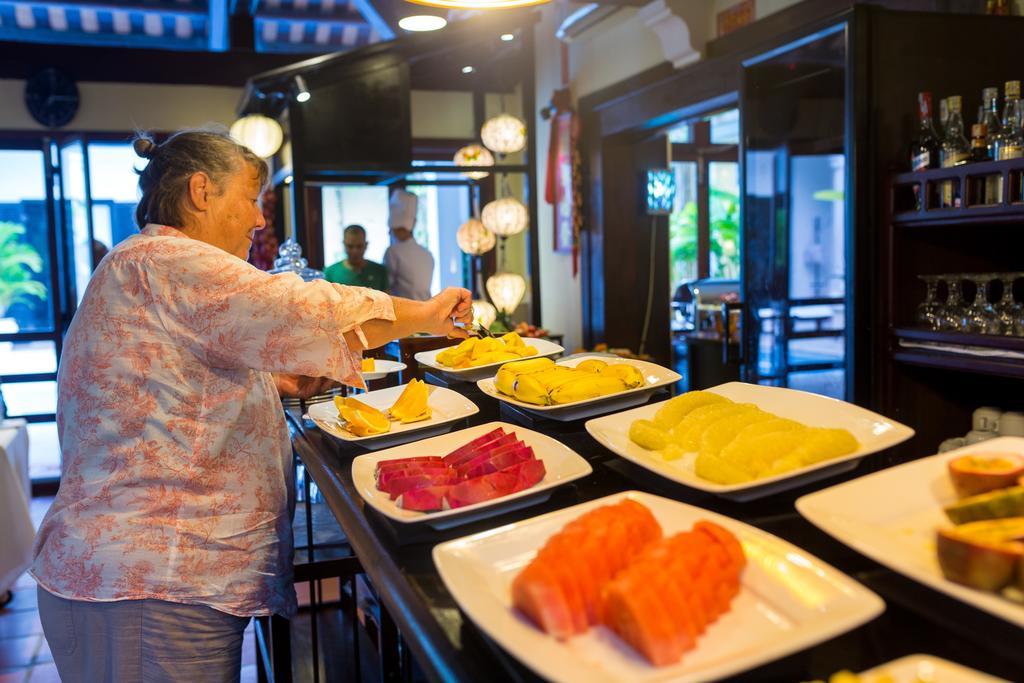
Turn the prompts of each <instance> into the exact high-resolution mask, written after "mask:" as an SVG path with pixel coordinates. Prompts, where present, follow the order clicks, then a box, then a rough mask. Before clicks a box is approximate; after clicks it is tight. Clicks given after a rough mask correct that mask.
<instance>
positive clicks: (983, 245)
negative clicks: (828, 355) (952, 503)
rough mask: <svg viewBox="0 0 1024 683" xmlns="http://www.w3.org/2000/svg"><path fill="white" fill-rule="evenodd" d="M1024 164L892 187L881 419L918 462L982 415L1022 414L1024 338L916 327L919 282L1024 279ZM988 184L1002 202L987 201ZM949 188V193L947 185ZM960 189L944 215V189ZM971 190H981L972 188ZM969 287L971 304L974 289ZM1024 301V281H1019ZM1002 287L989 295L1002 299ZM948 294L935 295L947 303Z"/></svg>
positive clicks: (906, 179)
mask: <svg viewBox="0 0 1024 683" xmlns="http://www.w3.org/2000/svg"><path fill="white" fill-rule="evenodd" d="M1022 174H1024V159H1012V160H1008V161H997V162H986V163H979V164H968V165H964V166H959V167H955V168H950V169H934V170H930V171H925V172H923V173H902V174H898V175H895V176H894V177H893V178H892V180H891V182H890V183H889V195H890V202H889V210H888V212H887V218H886V225H885V230H884V240H883V244H884V248H883V269H882V271H883V272H882V292H883V293H884V297H883V300H882V301H881V302H880V303H881V304H882V310H883V314H884V321H885V330H886V333H885V334H884V335H883V336H882V338H881V339H880V340H879V346H880V349H881V354H880V355H881V363H880V370H881V373H880V378H881V380H882V384H881V387H882V394H883V399H882V406H881V409H882V411H883V412H884V413H885V414H887V415H890V416H892V417H894V418H895V419H897V420H900V421H901V422H905V423H907V424H909V425H910V426H912V427H913V428H914V429H915V430H917V436H916V437H915V439H914V440H913V441H912V442H910V445H907V446H905V447H904V451H905V452H907V453H912V454H913V455H915V456H920V455H925V454H928V453H933V452H935V450H936V448H937V447H938V445H939V443H940V442H941V441H942V440H944V439H947V438H950V437H954V436H962V435H963V434H965V433H966V432H967V431H968V430H969V429H970V422H971V413H972V412H973V410H974V409H975V408H978V407H980V406H996V407H999V408H1002V409H1004V410H1010V409H1012V410H1019V409H1021V408H1022V407H1024V391H1022V390H1024V382H1022V380H1024V337H1019V336H1004V335H995V334H967V333H964V332H961V331H954V330H940V331H934V330H931V329H927V328H925V327H923V326H921V325H920V324H917V323H915V312H916V310H917V306H918V304H920V303H921V302H922V301H923V300H924V299H925V295H926V286H925V284H924V282H923V281H922V280H921V279H920V276H922V275H935V274H965V275H969V274H982V273H993V274H1001V273H1022V272H1024V249H1022V246H1024V198H1022V197H1021V191H1020V188H1021V179H1022ZM986 178H993V179H998V180H999V181H1000V182H999V183H995V184H992V183H990V185H989V186H990V187H992V186H993V185H995V186H999V185H1000V184H1001V187H1002V192H1001V193H1000V194H1001V196H996V197H994V198H993V197H989V198H984V199H982V197H981V192H980V187H981V183H983V182H984V180H985V179H986ZM950 184H952V185H950ZM951 186H952V187H957V188H959V190H958V193H959V196H960V202H959V206H945V207H944V206H943V204H942V202H941V201H936V200H937V199H939V200H941V193H942V191H943V188H948V187H951ZM972 187H973V188H974V189H972ZM961 280H963V281H964V282H965V285H964V287H965V291H964V297H963V298H964V299H965V301H966V302H968V303H969V302H970V301H971V300H972V299H973V298H974V297H975V292H976V290H975V289H974V288H973V287H972V286H971V285H970V284H969V279H967V278H961ZM1015 287H1016V288H1015V290H1014V293H1015V295H1016V300H1017V301H1018V302H1021V301H1024V275H1022V276H1021V277H1018V278H1016V280H1015ZM1001 290H1002V285H1000V284H997V285H995V286H994V287H993V290H992V291H990V292H989V293H988V294H989V296H988V300H989V301H990V302H993V303H995V302H997V301H998V299H999V298H1001V297H1002V295H1003V292H1002V291H1001ZM946 294H947V292H946V291H939V292H938V295H939V296H938V300H939V301H940V302H942V303H944V301H945V298H946Z"/></svg>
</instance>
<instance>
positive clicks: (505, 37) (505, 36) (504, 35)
mask: <svg viewBox="0 0 1024 683" xmlns="http://www.w3.org/2000/svg"><path fill="white" fill-rule="evenodd" d="M501 39H502V40H503V41H505V42H506V43H508V42H511V41H513V40H515V39H516V37H515V35H514V34H512V33H502V34H501Z"/></svg>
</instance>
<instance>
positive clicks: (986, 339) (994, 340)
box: [892, 327, 1024, 363]
mask: <svg viewBox="0 0 1024 683" xmlns="http://www.w3.org/2000/svg"><path fill="white" fill-rule="evenodd" d="M892 334H893V336H894V337H897V338H898V339H911V340H913V341H925V342H935V343H938V344H957V345H958V346H982V347H985V348H990V349H1003V350H1006V351H1021V352H1024V337H1004V336H1001V335H996V334H964V333H962V332H935V331H934V330H925V329H922V328H920V327H896V328H893V330H892ZM1020 362H1021V363H1024V359H1022V360H1021V361H1020Z"/></svg>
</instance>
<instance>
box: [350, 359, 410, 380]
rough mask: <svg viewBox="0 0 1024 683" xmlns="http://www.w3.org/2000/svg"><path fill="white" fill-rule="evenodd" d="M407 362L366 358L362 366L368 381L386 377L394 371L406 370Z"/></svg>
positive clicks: (362, 371)
mask: <svg viewBox="0 0 1024 683" xmlns="http://www.w3.org/2000/svg"><path fill="white" fill-rule="evenodd" d="M405 367H406V366H405V363H400V362H398V361H395V360H387V359H384V358H364V359H363V363H362V368H361V373H360V374H362V376H363V379H364V380H366V381H367V382H369V381H371V380H375V379H384V378H385V377H387V376H388V375H390V374H391V373H393V372H401V371H402V370H405Z"/></svg>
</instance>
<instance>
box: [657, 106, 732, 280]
mask: <svg viewBox="0 0 1024 683" xmlns="http://www.w3.org/2000/svg"><path fill="white" fill-rule="evenodd" d="M708 116H710V114H709V115H708ZM690 128H691V134H690V140H692V142H673V143H671V159H672V162H673V163H676V162H689V163H694V164H696V166H697V278H698V279H701V280H703V279H705V278H708V277H710V276H711V183H710V177H711V164H712V163H718V162H733V163H736V164H738V163H739V145H738V144H712V142H711V121H710V120H708V118H707V117H705V118H704V119H703V120H701V121H695V122H694V123H692V124H690Z"/></svg>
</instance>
